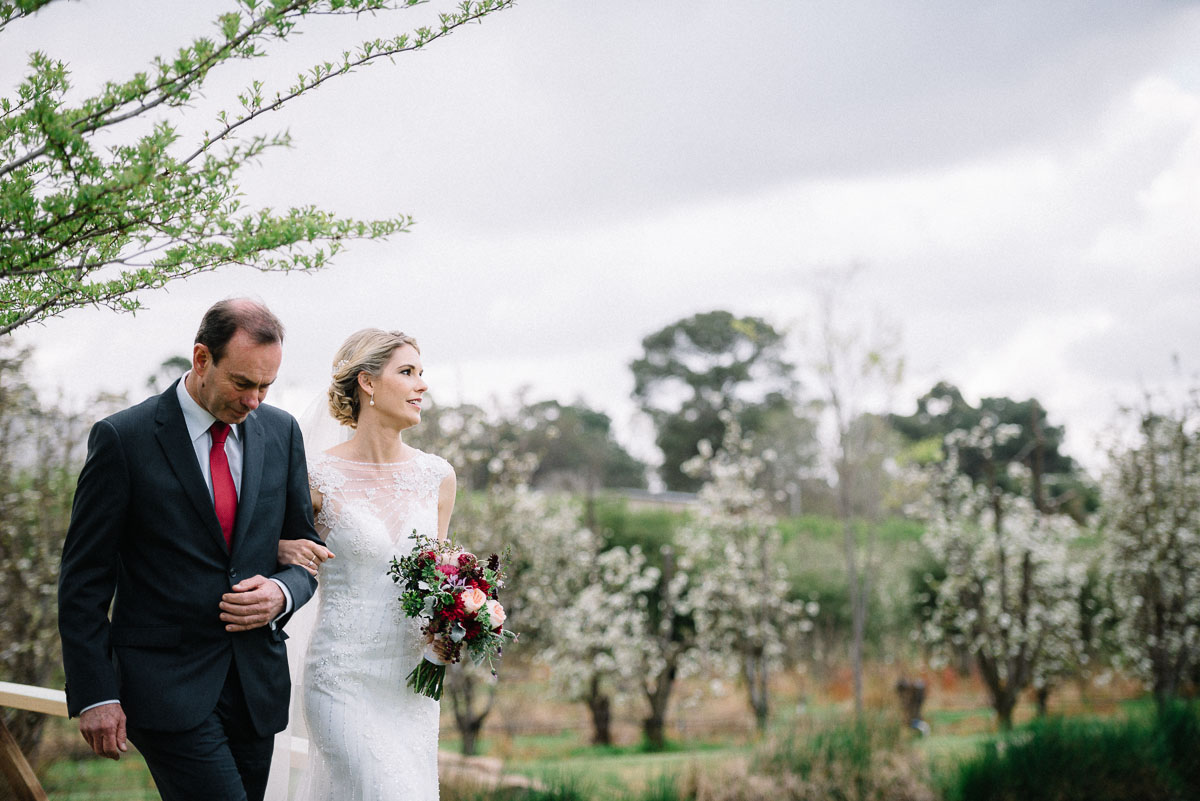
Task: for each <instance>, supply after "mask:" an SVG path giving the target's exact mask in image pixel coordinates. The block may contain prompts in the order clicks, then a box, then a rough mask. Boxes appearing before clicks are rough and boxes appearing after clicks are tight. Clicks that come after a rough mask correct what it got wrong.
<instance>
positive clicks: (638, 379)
mask: <svg viewBox="0 0 1200 801" xmlns="http://www.w3.org/2000/svg"><path fill="white" fill-rule="evenodd" d="M784 344H785V341H784V337H783V335H782V334H781V333H779V332H778V331H776V330H775V328H774V327H773V326H771V324H770V323H768V322H767V321H766V320H763V319H762V318H760V317H736V316H734V315H733V314H731V313H730V312H727V311H711V312H705V313H703V314H696V315H693V316H691V317H688V318H685V319H683V320H679V321H677V322H674V323H672V324H671V325H668V326H667V327H665V328H663V329H661V330H659V331H656V332H654V333H653V334H651V335H649V336H648V337H646V338H645V339H643V340H642V349H643V354H642V356H641V357H640V358H638V359H636V360H635V361H634V362H633V363H632V364H631V365H630V368H631V369H632V371H633V380H634V389H633V397H634V400H636V401H637V402H638V404H639V405H640V406H641V408H642V410H643V411H644V412H646V413H647V414H648V415H649V416H650V418H651V419H652V420H653V421H654V425H655V428H656V429H657V435H656V440H655V442H656V444H657V445H658V447H659V450H661V451H662V454H663V464H662V467H661V470H660V475H661V477H662V480H663V481H664V482H665V483H666V485H667V488H668V489H673V490H687V491H692V490H696V489H699V487H700V484H701V482H700V480H699V479H696V478H693V477H691V476H689V475H687V474H686V473H684V472H683V470H682V465H683V463H684V462H686V461H687V460H688V459H691V458H692V457H693V456H695V455H696V453H697V450H696V448H697V445H698V444H699V442H700V441H701V440H708V441H709V442H710V443H716V442H720V441H721V439H722V437H723V436H724V434H725V423H724V422H722V419H721V414H720V413H721V412H722V410H728V409H731V408H733V406H734V405H735V404H738V405H739V409H740V411H739V414H738V419H739V422H740V423H741V424H742V427H743V428H744V429H745V430H747V431H757V430H758V429H759V427H760V426H761V421H762V418H763V416H764V414H765V413H766V412H767V411H768V410H771V409H776V408H780V407H787V408H790V407H791V405H792V404H791V397H792V395H793V389H794V381H793V378H792V367H791V365H790V364H788V362H787V361H786V360H785V359H784V356H783V349H784Z"/></svg>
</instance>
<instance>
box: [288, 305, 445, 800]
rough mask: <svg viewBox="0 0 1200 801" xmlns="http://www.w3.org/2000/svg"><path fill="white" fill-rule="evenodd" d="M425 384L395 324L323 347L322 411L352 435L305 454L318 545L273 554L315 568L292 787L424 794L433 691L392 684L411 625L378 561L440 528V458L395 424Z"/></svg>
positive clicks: (429, 776) (326, 795) (411, 415)
mask: <svg viewBox="0 0 1200 801" xmlns="http://www.w3.org/2000/svg"><path fill="white" fill-rule="evenodd" d="M427 389H428V386H427V385H426V383H425V380H424V379H423V378H422V366H421V354H420V351H419V350H418V348H417V343H416V341H415V340H414V339H413V338H412V337H409V336H406V335H405V334H402V333H400V332H388V331H381V330H379V329H366V330H363V331H359V332H358V333H356V334H354V335H352V336H351V337H350V338H349V339H347V340H346V342H345V343H344V344H343V345H342V347H341V348H340V349H339V350H338V352H337V355H336V356H335V357H334V369H333V382H332V384H331V385H330V388H329V410H330V414H331V415H332V417H333V419H334V420H336V421H337V422H339V423H341V424H342V425H343V426H348V427H349V428H350V429H353V436H352V437H350V438H349V439H348V440H346V441H344V442H341V443H340V444H338V445H335V446H334V447H332V448H330V449H329V450H327V451H324V452H323V453H319V454H316V455H314V456H311V457H310V461H309V465H308V471H309V484H310V486H311V488H312V498H313V508H314V510H315V511H316V523H317V530H318V532H320V534H321V536H322V537H323V538H324V540H325V542H326V544H327V545H328V546H329V549H328V550H325V549H321V548H320V546H317V545H315V544H313V543H311V542H307V541H292V542H287V541H285V542H282V543H280V554H279V560H280V562H281V563H294V564H303V565H305V566H306V567H308V568H309V570H310V571H314V572H316V571H317V570H318V568H319V581H320V590H319V594H318V596H317V601H316V606H317V609H316V620H315V623H314V624H313V629H312V634H311V642H310V643H309V645H308V648H307V651H306V652H305V654H304V656H303V661H302V664H303V670H302V673H301V676H300V677H299V678H300V680H299V687H298V688H297V689H298V695H299V699H300V701H301V704H300V705H301V707H302V709H303V717H304V723H305V724H306V726H307V731H308V738H309V746H308V762H307V766H306V768H305V770H304V775H303V777H302V778H301V780H300V783H299V788H298V790H297V791H296V792H295V793H293V794H292V798H293V799H299V800H300V801H334V800H335V799H336V801H435V800H436V799H437V797H438V776H437V738H438V702H437V701H434V700H432V699H430V698H426V697H425V696H423V695H418V694H417V693H415V692H413V691H412V690H411V689H409V688H408V687H406V686H405V678H406V677H407V676H408V674H409V672H410V671H411V670H412V669H413V667H415V666H416V664H417V662H418V660H420V659H421V658H422V652H423V650H424V648H425V645H426V643H425V638H424V637H423V635H422V634H421V630H420V623H419V622H418V621H417V620H416V619H414V618H407V617H405V616H404V613H403V612H402V611H401V608H400V604H399V602H398V601H397V598H398V596H399V592H398V590H397V589H396V585H395V584H394V583H393V582H392V579H391V578H390V577H389V576H388V572H387V569H388V565H389V564H390V562H391V559H392V557H393V556H399V555H402V554H405V553H407V552H408V551H409V550H410V549H411V538H412V536H413V534H414V533H418V534H424V535H426V536H433V535H434V534H435V532H436V535H437V536H438V537H439V538H445V537H446V535H447V531H448V529H449V525H450V513H451V511H452V509H453V507H454V492H455V478H454V470H453V468H451V467H450V465H449V464H448V463H447V462H446V461H445V460H444V459H442V458H441V457H438V456H434V455H432V454H428V453H424V452H423V451H419V450H417V449H416V448H413V447H411V446H409V445H406V444H405V443H404V442H403V439H402V436H401V432H402V431H404V429H406V428H410V427H412V426H414V425H416V424H417V423H419V422H420V421H421V401H422V397H423V395H424V394H425V391H426V390H427ZM308 433H309V432H307V431H306V432H305V436H306V437H307V436H308ZM334 554H336V555H337V556H336V558H332V557H333V555H334ZM326 560H328V561H326ZM288 631H289V633H291V627H289V628H288ZM295 639H299V638H295ZM293 641H295V640H293ZM289 645H291V643H289ZM289 650H290V649H289Z"/></svg>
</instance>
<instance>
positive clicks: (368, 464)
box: [321, 448, 425, 467]
mask: <svg viewBox="0 0 1200 801" xmlns="http://www.w3.org/2000/svg"><path fill="white" fill-rule="evenodd" d="M424 455H425V451H423V450H421V449H420V448H413V455H412V456H410V457H408V458H407V459H404V460H402V461H399V462H357V461H355V460H354V459H347V458H345V457H344V456H337V455H335V454H332V453H329V452H328V451H326V452H325V453H322V454H321V457H322V458H324V459H331V460H333V461H335V462H341V463H342V464H352V465H357V466H359V467H400V466H401V465H406V464H412V463H413V462H416V461H417V460H419V459H420V458H421V457H422V456H424Z"/></svg>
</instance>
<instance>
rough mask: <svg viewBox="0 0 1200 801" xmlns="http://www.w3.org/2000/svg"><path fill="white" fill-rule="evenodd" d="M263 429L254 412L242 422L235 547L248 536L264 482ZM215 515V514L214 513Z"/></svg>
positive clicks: (234, 529)
mask: <svg viewBox="0 0 1200 801" xmlns="http://www.w3.org/2000/svg"><path fill="white" fill-rule="evenodd" d="M262 470H263V430H262V424H261V423H259V421H258V419H257V417H256V416H255V414H254V412H251V413H250V416H249V417H247V418H246V421H245V422H244V423H242V490H241V492H240V493H239V494H238V509H237V521H236V522H235V523H234V526H233V547H234V548H235V549H236V548H237V547H238V543H240V542H241V541H242V538H243V537H245V536H246V532H247V530H248V529H249V526H250V519H251V518H252V517H253V516H254V506H255V503H256V502H257V500H258V488H259V486H260V484H261V483H262ZM214 517H215V515H214Z"/></svg>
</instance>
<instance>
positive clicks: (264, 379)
mask: <svg viewBox="0 0 1200 801" xmlns="http://www.w3.org/2000/svg"><path fill="white" fill-rule="evenodd" d="M282 341H283V327H282V325H281V324H280V323H279V321H278V320H277V319H276V318H275V316H274V315H273V314H272V313H271V312H270V311H269V310H268V309H267V308H266V307H265V306H263V305H262V304H259V303H256V302H253V301H249V300H244V299H239V300H227V301H221V302H220V303H218V304H216V305H215V306H213V307H212V308H211V309H209V310H208V312H207V313H206V314H205V316H204V319H203V321H202V322H201V325H200V330H199V331H198V332H197V334H196V342H195V346H194V348H193V352H192V369H191V370H190V371H189V372H188V373H187V375H185V376H184V377H183V378H182V379H180V380H179V381H177V382H175V384H173V385H172V386H171V388H170V389H168V390H167V391H166V392H164V393H163V394H162V395H159V396H157V397H152V398H149V399H148V400H146V401H144V402H142V403H140V404H138V405H137V406H134V407H132V408H130V409H126V410H124V411H122V412H119V413H117V414H115V415H112V416H111V417H108V418H106V419H104V420H101V421H100V422H98V423H96V425H95V426H94V427H93V428H92V432H91V436H90V438H89V440H88V456H87V461H86V463H85V464H84V466H83V470H82V472H81V473H80V475H79V485H78V489H77V490H76V493H75V503H74V507H73V509H72V514H71V525H70V528H69V529H68V531H67V537H66V542H65V544H64V546H63V557H62V572H61V575H60V578H59V588H58V592H59V631H60V633H61V635H62V644H63V664H64V667H65V668H66V676H67V708H68V711H69V712H70V714H71V715H72V716H78V717H79V728H80V731H81V732H82V734H83V736H84V738H85V739H86V740H87V741H88V744H89V745H91V747H92V750H93V751H95V752H96V753H97V754H100V755H103V756H107V757H110V758H112V759H119V758H120V754H121V752H123V751H125V750H126V742H125V738H126V732H128V737H129V739H130V740H132V741H133V743H134V744H135V745H136V746H137V747H138V750H139V751H141V753H142V755H143V756H144V757H145V758H146V763H147V765H148V766H149V767H150V772H151V774H152V775H153V776H154V781H155V784H156V785H157V786H158V789H159V793H160V794H161V795H162V797H163V798H164V799H166V800H167V801H181V800H182V799H205V800H206V801H210V800H211V801H217V800H220V801H225V799H229V800H230V801H245V800H246V799H249V800H250V801H255V799H261V798H262V797H263V793H264V791H265V788H266V782H267V775H268V772H269V769H270V761H271V747H272V742H273V739H274V734H275V733H276V732H278V731H280V730H282V729H283V728H284V727H285V726H286V725H287V717H288V696H289V692H290V679H289V676H288V665H287V655H286V652H285V649H284V643H283V641H284V639H285V635H284V633H283V625H284V623H285V622H286V621H287V618H288V617H289V616H290V614H291V612H292V611H293V610H294V609H296V608H297V607H299V606H300V605H302V604H303V603H304V602H305V601H307V600H308V599H309V598H310V597H311V596H312V593H313V591H314V590H315V588H316V582H315V580H314V579H313V578H312V577H311V576H310V574H309V573H308V572H306V571H305V570H304V569H303V568H302V567H300V566H297V565H289V566H287V567H280V566H279V565H278V564H277V563H276V549H277V547H278V543H279V540H280V539H281V538H284V539H299V538H304V539H310V540H313V541H314V542H316V543H320V539H319V538H318V537H317V534H316V531H315V530H314V528H313V513H312V504H311V501H310V497H309V488H308V473H307V470H306V468H305V462H304V447H303V443H302V441H301V437H300V429H299V426H298V425H297V424H296V421H295V420H294V419H293V418H292V417H291V416H290V415H288V414H287V413H285V412H283V411H280V410H278V409H274V408H272V407H270V406H260V405H259V404H260V403H261V402H262V400H263V398H264V397H266V394H267V389H268V388H269V387H270V386H271V384H272V383H273V382H274V381H275V376H276V373H277V372H278V370H279V363H280V361H281V359H282V354H283V349H282ZM114 595H115V600H114ZM110 605H111V612H112V617H111V621H110V619H109V609H110Z"/></svg>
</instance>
